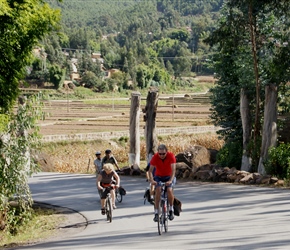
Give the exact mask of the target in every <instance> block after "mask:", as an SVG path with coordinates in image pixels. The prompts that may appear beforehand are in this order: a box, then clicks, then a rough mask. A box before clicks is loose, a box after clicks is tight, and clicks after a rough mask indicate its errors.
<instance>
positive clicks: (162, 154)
mask: <svg viewBox="0 0 290 250" xmlns="http://www.w3.org/2000/svg"><path fill="white" fill-rule="evenodd" d="M158 154H159V155H166V153H158Z"/></svg>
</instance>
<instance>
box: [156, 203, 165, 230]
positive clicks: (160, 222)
mask: <svg viewBox="0 0 290 250" xmlns="http://www.w3.org/2000/svg"><path fill="white" fill-rule="evenodd" d="M162 203H163V201H160V203H159V208H158V215H159V218H158V222H157V227H158V233H159V235H161V234H162V230H163V225H164V223H163V222H164V219H163V213H162Z"/></svg>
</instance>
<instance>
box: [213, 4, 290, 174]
mask: <svg viewBox="0 0 290 250" xmlns="http://www.w3.org/2000/svg"><path fill="white" fill-rule="evenodd" d="M289 4H290V2H289V1H286V0H285V1H270V0H268V1H261V0H245V1H235V0H232V1H228V2H227V4H226V5H225V8H224V11H225V12H223V15H222V17H221V19H220V25H219V28H218V29H217V30H216V31H215V32H214V33H213V35H212V36H211V39H209V40H208V41H210V40H211V41H213V44H217V45H218V50H219V53H220V55H221V56H220V57H219V58H218V57H217V58H218V59H217V58H216V59H217V60H216V66H217V69H218V76H219V81H218V85H219V88H217V90H218V89H220V88H222V89H223V91H224V92H228V91H231V90H233V89H234V90H235V92H237V91H238V88H236V87H235V86H238V87H239V88H240V89H244V90H245V89H248V90H250V91H251V90H252V89H255V95H254V96H252V95H251V94H250V95H249V93H250V92H248V93H247V95H246V96H248V97H247V98H248V100H254V101H255V102H254V103H252V104H251V103H250V104H249V105H252V107H253V108H252V109H251V108H248V112H250V114H249V116H252V117H253V116H254V117H255V119H253V120H254V123H253V124H252V125H251V126H253V128H254V135H253V140H254V150H253V151H257V150H258V149H259V144H258V140H260V138H261V137H262V149H261V152H260V155H261V158H260V163H259V168H258V170H259V172H260V173H262V174H264V173H265V169H264V167H263V166H262V165H263V162H264V161H265V160H266V158H267V152H268V149H269V147H271V146H275V144H276V142H277V141H276V139H275V138H277V137H276V135H277V105H276V104H277V91H278V88H277V87H278V86H283V85H284V84H285V83H286V82H287V81H288V80H289V68H290V62H289V59H288V60H287V59H286V58H287V57H288V58H289V53H290V49H289V46H283V42H285V41H288V40H289V34H290V31H289V20H288V19H287V18H286V17H287V15H289V10H290V8H289ZM237 31H238V32H237ZM285 56H286V57H285ZM225 58H228V59H229V61H230V62H231V65H229V62H226V61H225V60H223V59H225ZM249 59H251V60H252V63H251V64H250V63H249V62H250V61H249ZM274 62H275V63H274ZM226 65H228V66H226ZM241 72H244V74H241ZM225 76H228V77H225ZM249 76H251V77H249ZM244 79H247V82H248V83H247V82H246V81H244ZM225 83H227V84H225ZM237 83H238V85H237ZM264 89H265V92H263V91H262V90H264ZM213 92H216V90H213ZM281 94H282V95H283V93H281ZM264 96H266V98H264ZM228 97H229V98H230V99H233V98H231V97H230V96H228ZM244 97H245V96H244ZM253 97H254V98H253ZM214 98H217V99H215V103H218V102H220V103H229V99H224V96H221V95H215V96H214ZM218 100H219V101H218ZM241 100H242V98H241ZM238 102H239V98H237V99H236V101H234V103H236V106H238ZM243 102H244V103H246V102H245V101H243ZM218 105H219V104H217V106H216V107H218ZM263 106H264V107H265V108H264V114H265V115H264V117H262V114H261V112H260V109H261V107H263ZM216 107H215V108H214V109H215V110H216V111H217V113H218V112H219V111H218V110H217V109H216ZM242 107H243V105H242ZM233 108H234V106H233ZM253 111H254V112H253ZM221 112H224V110H223V111H221ZM231 116H232V114H231V113H227V114H226V117H228V118H229V119H230V117H231ZM246 116H248V115H244V117H246ZM216 117H219V115H216ZM261 119H263V120H264V126H263V133H262V132H261V129H260V127H261V126H260V122H261ZM237 121H238V123H239V119H237ZM218 123H219V122H218ZM245 124H248V122H246V123H245ZM231 128H233V126H231V127H229V128H228V129H227V130H229V129H231ZM244 131H248V130H244ZM240 138H241V136H240ZM256 163H257V161H256Z"/></svg>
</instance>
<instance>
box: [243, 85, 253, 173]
mask: <svg viewBox="0 0 290 250" xmlns="http://www.w3.org/2000/svg"><path fill="white" fill-rule="evenodd" d="M240 112H241V118H242V126H243V156H242V165H241V170H243V171H248V172H250V171H251V167H252V158H251V156H250V154H249V152H248V144H249V142H250V139H251V131H252V128H251V126H252V121H251V113H250V104H249V98H248V95H247V93H246V91H245V89H241V95H240Z"/></svg>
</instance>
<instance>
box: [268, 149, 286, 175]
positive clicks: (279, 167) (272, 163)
mask: <svg viewBox="0 0 290 250" xmlns="http://www.w3.org/2000/svg"><path fill="white" fill-rule="evenodd" d="M265 169H266V172H267V173H268V174H271V175H275V176H277V177H278V178H286V179H289V178H290V143H287V144H280V145H279V146H278V147H276V148H270V150H269V157H268V160H267V161H266V162H265Z"/></svg>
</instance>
